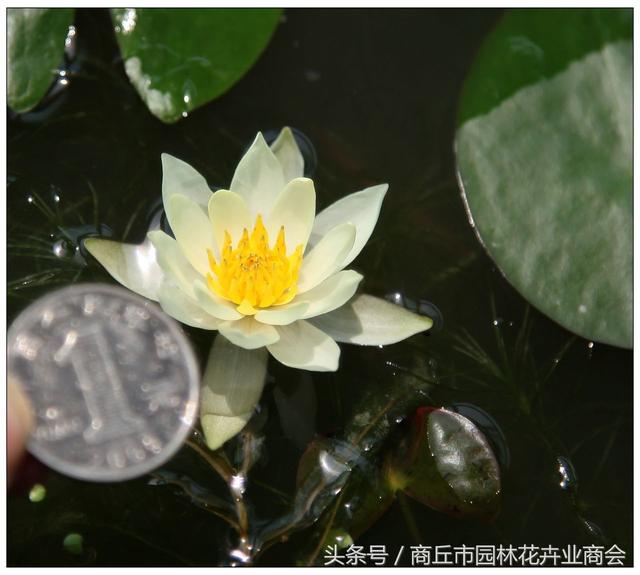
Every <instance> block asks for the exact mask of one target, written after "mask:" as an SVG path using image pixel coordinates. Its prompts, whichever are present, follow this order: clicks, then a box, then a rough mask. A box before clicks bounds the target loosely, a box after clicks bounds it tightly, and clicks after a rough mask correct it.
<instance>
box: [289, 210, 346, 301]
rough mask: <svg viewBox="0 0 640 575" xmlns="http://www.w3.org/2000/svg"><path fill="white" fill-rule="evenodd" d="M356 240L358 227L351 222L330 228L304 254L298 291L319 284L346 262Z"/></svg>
mask: <svg viewBox="0 0 640 575" xmlns="http://www.w3.org/2000/svg"><path fill="white" fill-rule="evenodd" d="M355 240H356V227H355V226H354V225H353V224H351V223H346V224H340V225H338V226H336V227H335V228H333V229H332V230H330V231H329V232H328V233H327V234H326V235H325V236H324V237H323V238H322V239H321V240H320V241H319V242H318V244H317V245H316V246H315V247H314V248H313V249H312V250H311V251H310V252H309V253H308V254H307V255H305V256H304V258H303V260H302V265H301V266H300V274H299V276H298V293H301V294H302V293H304V292H306V291H308V290H310V289H311V288H314V287H315V286H317V285H318V284H319V283H320V282H322V281H323V280H325V279H326V278H328V277H329V276H330V275H332V274H334V273H336V272H338V271H340V270H341V269H342V268H343V267H344V266H345V265H346V264H345V261H346V260H345V258H346V257H347V256H348V255H349V253H350V252H351V250H352V248H353V243H354V242H355Z"/></svg>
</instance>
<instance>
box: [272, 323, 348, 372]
mask: <svg viewBox="0 0 640 575" xmlns="http://www.w3.org/2000/svg"><path fill="white" fill-rule="evenodd" d="M277 329H278V333H279V334H280V341H278V342H277V343H275V344H272V345H268V346H267V349H268V350H269V352H270V353H271V355H273V357H275V358H276V359H277V360H278V361H279V362H280V363H283V364H284V365H288V366H289V367H296V368H299V369H308V370H309V371H336V370H337V369H338V360H339V359H340V348H339V347H338V344H337V343H336V342H335V341H333V340H332V339H331V338H330V337H329V336H328V335H327V334H326V333H324V332H322V331H320V330H319V329H318V328H316V327H314V326H312V325H311V324H310V323H308V322H306V321H304V320H299V321H297V322H295V323H292V324H291V325H285V326H281V327H278V328H277Z"/></svg>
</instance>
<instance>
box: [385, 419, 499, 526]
mask: <svg viewBox="0 0 640 575" xmlns="http://www.w3.org/2000/svg"><path fill="white" fill-rule="evenodd" d="M388 469H389V472H390V476H391V477H393V481H392V484H393V486H394V488H400V489H402V490H403V491H404V493H406V494H407V495H409V496H411V497H413V498H414V499H417V500H418V501H420V502H421V503H423V504H425V505H428V506H429V507H432V508H433V509H437V510H438V511H442V512H443V513H447V514H450V515H454V516H457V517H462V518H467V519H480V520H492V519H494V518H495V517H496V515H497V513H498V510H499V504H500V491H501V483H500V468H499V466H498V462H497V460H496V457H495V455H494V453H493V451H492V449H491V446H490V444H489V442H488V441H487V439H486V437H485V436H484V434H483V433H482V432H481V431H480V430H479V429H478V428H477V427H476V425H475V424H474V423H473V422H472V421H471V420H469V419H467V418H466V417H464V416H463V415H460V414H459V413H455V412H453V411H449V410H447V409H430V408H420V409H418V410H417V412H416V414H415V416H414V420H413V440H412V444H411V448H410V450H409V452H408V453H406V454H404V456H402V457H397V456H396V458H395V461H392V462H391V463H390V464H388Z"/></svg>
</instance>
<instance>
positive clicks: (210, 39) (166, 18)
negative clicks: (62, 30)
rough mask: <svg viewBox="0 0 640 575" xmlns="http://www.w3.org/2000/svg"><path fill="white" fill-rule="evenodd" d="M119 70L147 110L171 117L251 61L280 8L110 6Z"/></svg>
mask: <svg viewBox="0 0 640 575" xmlns="http://www.w3.org/2000/svg"><path fill="white" fill-rule="evenodd" d="M111 13H112V18H113V23H114V28H115V31H116V37H117V39H118V44H119V46H120V51H121V53H122V58H123V60H124V66H125V70H126V72H127V75H128V76H129V79H130V80H131V82H132V83H133V85H134V86H135V88H136V90H137V91H138V93H139V94H140V96H141V97H142V99H143V100H144V102H145V103H146V105H147V107H148V108H149V110H150V111H151V113H152V114H154V115H155V116H157V117H158V118H160V119H161V120H162V121H164V122H175V121H176V120H178V119H180V118H181V117H182V116H186V115H187V114H188V113H189V112H190V111H191V110H194V109H195V108H197V107H198V106H201V105H202V104H206V103H207V102H209V101H211V100H213V99H214V98H217V97H218V96H220V95H222V94H224V93H225V92H226V91H227V90H229V88H231V87H232V86H233V85H234V84H235V83H236V82H237V81H238V80H240V78H242V76H244V74H245V73H246V72H247V71H248V70H249V68H251V66H253V64H254V63H255V61H256V60H257V59H258V56H259V55H260V54H261V52H262V51H263V50H264V48H265V47H266V45H267V43H268V42H269V39H270V38H271V35H272V34H273V31H274V29H275V27H276V25H277V23H278V21H279V18H280V13H281V10H280V9H244V8H243V9H189V10H181V9H172V8H166V9H164V8H163V9H156V8H126V9H124V8H117V9H113V10H112V12H111Z"/></svg>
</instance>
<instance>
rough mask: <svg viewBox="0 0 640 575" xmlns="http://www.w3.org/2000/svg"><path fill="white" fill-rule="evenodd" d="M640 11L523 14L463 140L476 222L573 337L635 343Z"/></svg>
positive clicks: (508, 27) (482, 66)
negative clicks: (635, 59) (635, 106)
mask: <svg viewBox="0 0 640 575" xmlns="http://www.w3.org/2000/svg"><path fill="white" fill-rule="evenodd" d="M631 35H632V13H631V10H516V11H513V12H509V13H507V15H506V16H505V17H504V19H503V20H502V22H501V24H500V25H499V26H498V27H497V29H496V30H495V31H494V33H493V34H492V35H491V36H490V37H489V38H488V39H487V41H486V42H485V44H484V45H483V47H482V49H481V51H480V54H479V56H478V58H477V60H476V62H475V64H474V66H473V68H472V71H471V73H470V75H469V77H468V80H467V82H466V85H465V88H464V91H463V95H462V99H461V103H460V111H459V127H458V129H457V133H456V147H457V161H458V169H459V174H460V181H461V184H462V187H463V194H464V196H465V202H466V205H467V207H468V210H469V216H470V220H471V221H472V224H473V225H474V226H475V229H476V232H477V234H478V236H479V238H480V240H481V241H482V243H483V244H484V246H485V247H486V249H487V251H488V252H489V255H490V256H491V257H492V258H493V259H494V261H495V262H496V263H497V265H498V266H499V268H500V269H501V271H502V272H503V273H504V275H505V276H506V277H507V279H508V280H509V281H510V282H511V283H512V284H513V285H514V287H515V288H516V289H518V291H520V292H521V293H522V295H523V296H524V297H525V298H526V299H527V300H528V301H529V302H531V303H532V304H533V305H535V306H536V307H537V308H538V309H540V310H541V311H542V312H544V313H545V314H547V315H548V316H549V317H551V318H552V319H554V320H555V321H557V322H558V323H560V324H561V325H563V326H564V327H566V328H567V329H569V330H571V331H573V332H575V333H577V334H579V335H581V336H583V337H585V338H588V339H593V340H596V341H599V342H603V343H608V344H612V345H617V346H621V347H631V345H632V250H633V244H632V217H633V215H632V172H631V170H632V115H631V112H632V103H631V102H632V81H631V79H632V44H631Z"/></svg>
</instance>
